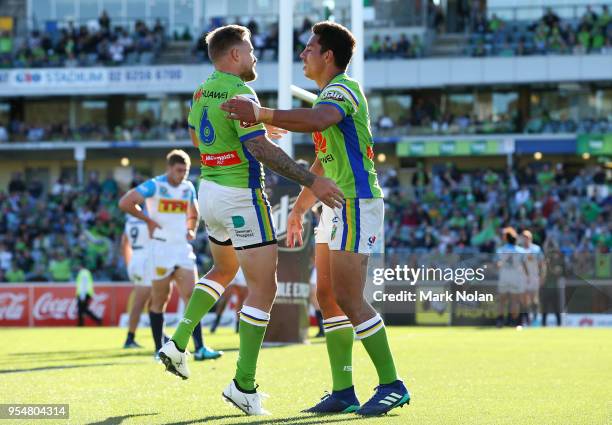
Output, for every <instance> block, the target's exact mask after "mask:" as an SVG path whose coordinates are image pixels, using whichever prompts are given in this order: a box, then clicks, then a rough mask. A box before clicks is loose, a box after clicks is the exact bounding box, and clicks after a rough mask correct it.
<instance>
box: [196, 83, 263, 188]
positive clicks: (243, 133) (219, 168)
mask: <svg viewBox="0 0 612 425" xmlns="http://www.w3.org/2000/svg"><path fill="white" fill-rule="evenodd" d="M236 95H243V96H245V97H248V98H250V99H252V100H254V101H256V102H257V103H259V101H258V99H257V95H256V94H255V92H254V91H253V89H252V88H250V87H249V86H247V85H246V84H245V83H244V81H242V79H240V77H238V76H236V75H233V74H227V73H225V72H220V71H215V72H213V73H212V74H211V75H210V76H209V77H208V79H207V80H206V81H205V82H204V83H202V84H200V86H199V87H198V89H197V90H196V91H195V93H194V94H193V99H192V103H191V110H190V111H189V117H188V118H187V122H188V123H189V127H190V128H192V129H193V130H194V131H195V133H196V134H197V136H198V140H199V147H198V148H199V150H200V158H201V162H202V166H201V169H202V172H201V178H203V179H205V180H210V181H213V182H215V183H217V184H220V185H222V186H230V187H240V188H251V189H257V188H262V187H263V178H264V171H263V166H262V165H261V163H260V162H259V161H257V160H256V159H255V158H254V157H253V155H251V153H250V152H249V151H248V149H247V148H246V147H244V146H243V142H245V141H246V140H249V139H252V138H253V137H257V136H260V135H263V134H265V132H266V130H265V127H264V126H263V124H255V125H251V124H247V123H243V122H240V121H235V120H230V119H227V118H226V117H225V115H226V112H224V111H222V110H221V108H220V107H219V106H220V105H221V104H222V103H223V102H225V101H227V100H229V99H231V98H233V97H234V96H236Z"/></svg>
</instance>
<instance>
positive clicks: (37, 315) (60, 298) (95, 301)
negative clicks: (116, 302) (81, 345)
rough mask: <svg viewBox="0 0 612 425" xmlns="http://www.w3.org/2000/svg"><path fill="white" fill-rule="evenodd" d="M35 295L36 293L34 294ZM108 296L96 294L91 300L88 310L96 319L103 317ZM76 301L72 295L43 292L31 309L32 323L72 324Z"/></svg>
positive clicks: (107, 294)
mask: <svg viewBox="0 0 612 425" xmlns="http://www.w3.org/2000/svg"><path fill="white" fill-rule="evenodd" d="M35 293H36V292H35ZM109 297H110V294H109V293H108V292H103V293H97V294H94V296H93V297H92V298H91V301H90V303H89V309H90V310H91V311H92V312H93V313H94V314H95V315H96V316H98V317H104V316H105V315H104V312H105V311H106V310H107V303H108V299H109ZM77 309H78V307H77V299H76V298H75V297H74V295H64V294H62V293H59V294H58V293H57V292H56V291H51V290H48V291H45V292H42V295H39V296H38V297H37V299H36V302H35V303H34V307H33V308H32V316H33V317H34V321H35V322H36V321H41V320H49V319H52V320H70V321H72V322H74V321H75V320H76V319H77V317H78V311H77Z"/></svg>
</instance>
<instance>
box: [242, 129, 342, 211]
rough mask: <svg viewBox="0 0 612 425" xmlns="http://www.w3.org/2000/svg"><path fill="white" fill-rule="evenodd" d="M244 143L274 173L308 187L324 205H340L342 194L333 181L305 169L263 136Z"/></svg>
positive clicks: (333, 206)
mask: <svg viewBox="0 0 612 425" xmlns="http://www.w3.org/2000/svg"><path fill="white" fill-rule="evenodd" d="M244 145H245V146H246V148H247V149H248V150H249V152H251V154H252V155H253V156H254V157H255V159H257V160H258V161H259V162H261V163H263V164H264V165H265V166H266V167H268V168H270V169H271V170H272V171H274V172H275V173H278V174H280V175H281V176H284V177H286V178H288V179H290V180H293V181H295V182H296V183H299V184H301V185H302V186H306V187H308V188H310V190H311V191H312V193H313V194H314V195H315V196H316V197H317V198H319V199H320V200H321V202H323V203H324V204H325V205H327V206H329V207H330V208H337V207H341V206H342V201H343V197H344V195H343V193H342V191H341V190H340V189H339V188H338V186H337V185H336V184H335V183H334V182H333V181H331V180H330V179H327V178H325V177H322V176H317V175H315V174H313V173H311V172H310V171H308V170H305V169H304V168H302V167H301V166H300V165H298V164H297V163H296V162H295V161H294V160H293V159H291V157H290V156H289V155H287V154H286V153H285V151H283V150H282V149H281V148H280V147H279V146H278V145H276V144H274V143H272V142H271V141H270V140H268V138H266V137H265V136H259V137H255V138H253V139H250V140H247V141H246V142H244Z"/></svg>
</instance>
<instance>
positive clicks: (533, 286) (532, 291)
mask: <svg viewBox="0 0 612 425" xmlns="http://www.w3.org/2000/svg"><path fill="white" fill-rule="evenodd" d="M521 236H522V241H521V242H522V248H523V249H524V250H525V253H526V255H525V262H526V265H527V279H526V282H527V284H526V285H525V292H524V293H523V299H522V300H521V303H522V304H523V311H524V315H525V317H524V318H525V320H526V322H527V323H531V319H532V318H533V319H535V318H536V316H537V314H538V311H539V306H538V304H539V303H538V294H539V292H540V285H541V284H542V282H543V279H544V276H545V275H546V261H545V260H544V253H543V252H542V249H541V248H540V247H539V246H538V245H536V244H534V243H533V235H532V234H531V232H530V231H529V230H523V232H521ZM530 313H531V314H532V318H530V317H529V314H530Z"/></svg>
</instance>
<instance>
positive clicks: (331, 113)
mask: <svg viewBox="0 0 612 425" xmlns="http://www.w3.org/2000/svg"><path fill="white" fill-rule="evenodd" d="M221 109H223V110H224V111H225V112H227V113H228V118H230V119H234V120H240V121H245V122H261V123H264V124H271V125H273V126H276V127H280V128H284V129H285V130H289V131H296V132H300V133H308V132H313V131H323V130H325V129H326V128H329V127H331V126H332V125H334V124H338V123H339V122H340V121H342V114H341V113H340V111H338V109H336V108H335V107H333V106H331V105H326V104H323V105H317V106H315V107H314V108H298V109H290V110H281V109H270V108H264V107H261V106H259V105H257V104H256V103H255V102H253V101H251V100H250V99H247V98H243V97H239V98H234V99H231V100H228V101H227V102H225V103H223V104H222V105H221Z"/></svg>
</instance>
